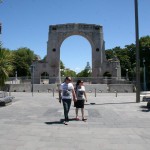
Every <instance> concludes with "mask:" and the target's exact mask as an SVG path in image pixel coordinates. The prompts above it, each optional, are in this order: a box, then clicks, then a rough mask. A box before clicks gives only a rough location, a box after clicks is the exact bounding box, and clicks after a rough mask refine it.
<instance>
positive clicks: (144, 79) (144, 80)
mask: <svg viewBox="0 0 150 150" xmlns="http://www.w3.org/2000/svg"><path fill="white" fill-rule="evenodd" d="M143 67H144V76H143V77H144V78H143V82H144V91H146V70H145V69H146V68H145V58H143Z"/></svg>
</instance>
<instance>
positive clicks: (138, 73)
mask: <svg viewBox="0 0 150 150" xmlns="http://www.w3.org/2000/svg"><path fill="white" fill-rule="evenodd" d="M134 5H135V35H136V102H137V103H139V102H140V57H139V22H138V0H134Z"/></svg>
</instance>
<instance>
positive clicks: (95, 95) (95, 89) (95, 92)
mask: <svg viewBox="0 0 150 150" xmlns="http://www.w3.org/2000/svg"><path fill="white" fill-rule="evenodd" d="M95 97H96V89H95Z"/></svg>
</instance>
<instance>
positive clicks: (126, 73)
mask: <svg viewBox="0 0 150 150" xmlns="http://www.w3.org/2000/svg"><path fill="white" fill-rule="evenodd" d="M128 79H129V77H128V69H126V80H128Z"/></svg>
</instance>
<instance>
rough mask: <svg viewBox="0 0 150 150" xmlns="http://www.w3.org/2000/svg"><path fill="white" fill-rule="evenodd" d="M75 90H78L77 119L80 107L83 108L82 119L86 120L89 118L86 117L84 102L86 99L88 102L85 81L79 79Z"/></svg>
mask: <svg viewBox="0 0 150 150" xmlns="http://www.w3.org/2000/svg"><path fill="white" fill-rule="evenodd" d="M75 91H76V96H77V101H76V102H75V107H76V120H79V118H78V110H79V108H81V114H82V121H86V120H87V119H86V118H84V102H85V101H86V102H87V97H86V93H85V87H84V85H83V81H81V80H78V81H77V83H76V89H75Z"/></svg>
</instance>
